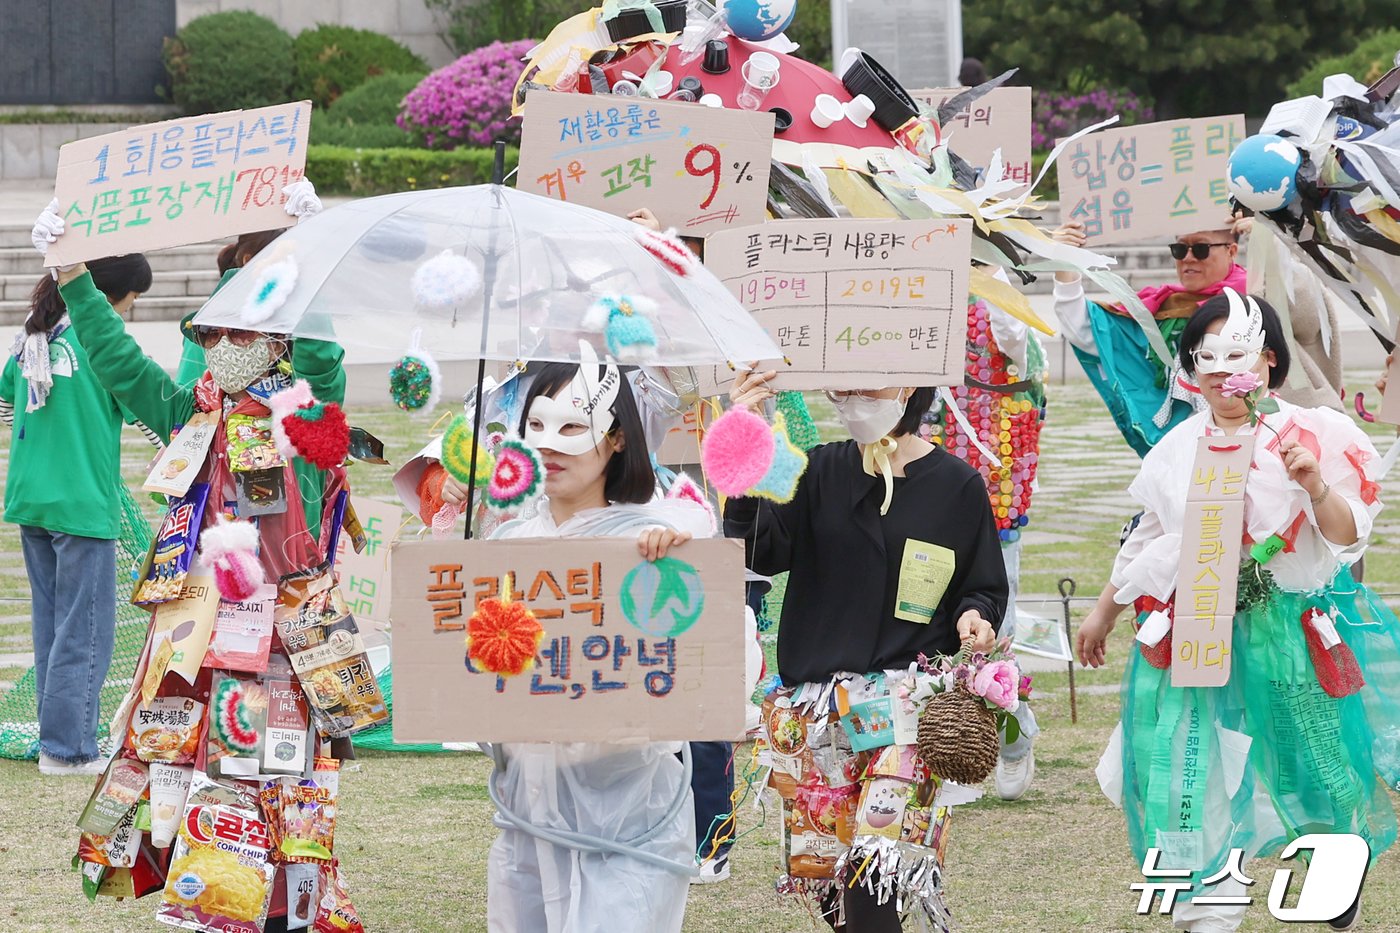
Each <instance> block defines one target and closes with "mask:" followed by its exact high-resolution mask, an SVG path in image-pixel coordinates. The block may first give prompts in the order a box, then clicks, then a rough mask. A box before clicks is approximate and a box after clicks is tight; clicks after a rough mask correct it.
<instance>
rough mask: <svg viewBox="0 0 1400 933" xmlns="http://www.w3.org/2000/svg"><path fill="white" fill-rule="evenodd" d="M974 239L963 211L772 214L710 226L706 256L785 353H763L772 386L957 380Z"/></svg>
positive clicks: (713, 381) (717, 377) (711, 378)
mask: <svg viewBox="0 0 1400 933" xmlns="http://www.w3.org/2000/svg"><path fill="white" fill-rule="evenodd" d="M971 250H972V222H971V221H968V220H959V219H949V218H940V219H936V220H893V221H892V220H838V219H832V220H781V221H774V222H772V223H767V224H763V225H762V226H757V227H748V228H745V229H743V230H730V231H725V232H723V233H717V234H714V235H712V236H710V237H709V238H708V239H707V240H706V241H705V265H706V266H707V267H708V268H709V269H710V271H712V272H713V273H714V274H715V275H716V276H718V277H719V278H720V279H721V280H723V281H724V283H725V284H726V285H728V286H729V288H730V289H732V290H733V292H734V295H735V296H736V297H737V298H738V299H739V301H740V303H741V304H743V305H744V307H746V308H748V309H749V310H750V311H752V312H753V315H754V317H756V318H757V319H758V321H759V323H761V324H762V325H763V326H764V327H765V328H766V329H767V331H768V333H769V334H770V335H772V337H773V339H774V341H776V342H777V344H778V346H779V347H781V348H782V349H783V352H784V353H785V354H786V355H787V358H788V360H790V361H791V364H792V365H791V366H789V365H787V364H786V363H785V362H783V361H775V360H768V361H764V362H763V364H762V365H763V367H764V368H766V369H777V370H778V378H777V380H776V383H775V384H776V385H777V386H778V387H780V388H783V389H821V388H829V389H875V388H883V387H887V386H915V385H919V386H923V385H961V384H962V380H963V362H964V355H965V353H966V347H965V342H966V339H967V285H968V269H969V266H970V262H971ZM705 372H706V374H707V375H708V380H707V379H706V377H705V376H702V382H706V385H704V386H703V388H704V389H708V390H710V391H711V392H713V391H715V390H716V389H717V387H719V386H722V385H725V386H727V384H728V381H729V380H731V379H732V378H733V374H732V373H729V372H728V371H727V370H725V371H723V372H721V371H720V369H719V368H716V369H714V370H706V371H705Z"/></svg>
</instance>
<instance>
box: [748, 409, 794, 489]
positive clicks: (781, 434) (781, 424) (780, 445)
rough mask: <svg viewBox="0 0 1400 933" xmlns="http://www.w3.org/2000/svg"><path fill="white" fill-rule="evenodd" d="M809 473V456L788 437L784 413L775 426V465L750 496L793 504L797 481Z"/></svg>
mask: <svg viewBox="0 0 1400 933" xmlns="http://www.w3.org/2000/svg"><path fill="white" fill-rule="evenodd" d="M805 472H807V455H806V454H805V453H803V452H802V450H801V449H800V448H799V447H797V445H795V444H794V443H793V442H792V440H791V439H790V438H789V437H788V433H787V424H786V422H785V419H784V418H783V413H782V412H778V414H777V417H776V419H775V421H774V424H773V465H772V466H770V467H769V468H768V472H767V473H765V474H763V478H762V479H761V480H759V481H758V483H756V484H755V485H754V487H753V489H752V490H750V495H753V496H757V497H759V498H761V499H771V500H773V501H774V502H779V503H781V502H791V501H792V497H793V496H795V495H797V481H798V480H800V479H801V478H802V474H803V473H805Z"/></svg>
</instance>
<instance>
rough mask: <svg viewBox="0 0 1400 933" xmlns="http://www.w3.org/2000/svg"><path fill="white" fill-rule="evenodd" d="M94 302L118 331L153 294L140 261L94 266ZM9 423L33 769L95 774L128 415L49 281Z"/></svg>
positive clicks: (1, 404) (11, 380)
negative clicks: (24, 590)
mask: <svg viewBox="0 0 1400 933" xmlns="http://www.w3.org/2000/svg"><path fill="white" fill-rule="evenodd" d="M90 273H91V274H90V275H89V276H88V281H89V282H90V283H91V286H90V288H91V292H92V296H91V297H92V301H93V302H94V303H96V304H100V305H101V306H102V310H103V312H104V313H105V314H107V315H109V316H110V317H111V318H112V319H114V320H116V321H118V322H120V320H121V317H120V316H121V315H122V314H124V313H126V312H127V311H129V310H130V309H131V306H132V304H133V303H134V302H135V301H136V298H137V297H138V296H139V295H141V294H142V293H143V292H145V291H147V290H148V289H149V288H150V287H151V266H150V263H148V262H147V261H146V257H145V256H143V255H141V254H140V253H133V254H130V255H126V256H116V257H113V258H110V259H98V260H94V261H93V262H92V263H91V266H90ZM0 419H3V420H4V421H5V422H6V423H7V424H10V425H11V428H12V433H11V435H10V462H9V469H8V472H7V475H6V477H5V520H6V521H8V522H11V523H13V524H16V525H19V527H20V544H21V547H22V549H23V552H24V566H25V571H26V573H27V574H28V576H29V586H30V592H31V594H32V600H33V610H32V613H31V620H30V628H31V630H32V632H33V639H34V689H35V695H36V700H37V703H38V713H39V771H40V772H41V773H43V774H48V775H59V774H89V775H90V774H96V773H100V771H101V769H102V765H103V764H104V761H103V760H102V759H101V758H100V756H99V751H98V746H97V729H98V716H99V710H100V708H101V691H102V684H103V681H104V680H105V679H106V677H107V668H108V667H109V666H110V665H111V662H112V649H113V645H114V641H115V635H116V618H117V605H116V589H115V587H114V586H113V582H114V581H115V579H116V562H117V539H119V538H120V537H121V506H120V500H121V495H122V490H121V427H122V422H123V421H130V420H131V418H130V415H129V413H128V412H127V411H125V410H124V409H123V407H122V406H121V405H120V404H119V403H118V402H117V401H116V400H115V399H114V398H113V397H112V395H111V393H109V392H108V391H107V389H106V388H105V387H104V386H103V384H102V381H101V380H100V379H99V378H98V377H97V375H96V371H95V368H94V367H93V365H92V364H91V361H90V360H89V359H88V355H87V352H86V351H85V350H84V348H83V345H82V344H81V343H80V342H79V341H78V339H77V335H76V331H75V330H74V328H73V327H72V326H71V322H70V320H69V317H68V315H67V314H66V313H65V309H64V303H63V300H62V299H61V298H60V297H59V293H58V286H57V284H56V283H55V282H54V280H53V278H52V276H50V275H48V274H45V275H44V277H43V278H42V279H41V280H40V281H39V284H38V285H37V286H36V287H35V289H34V292H33V296H32V299H31V304H30V312H29V317H28V319H27V320H26V321H25V323H24V331H23V332H22V333H21V334H20V335H19V336H18V337H17V338H16V340H15V343H14V346H13V348H12V351H11V354H10V357H9V359H8V360H6V362H5V368H4V373H3V375H0Z"/></svg>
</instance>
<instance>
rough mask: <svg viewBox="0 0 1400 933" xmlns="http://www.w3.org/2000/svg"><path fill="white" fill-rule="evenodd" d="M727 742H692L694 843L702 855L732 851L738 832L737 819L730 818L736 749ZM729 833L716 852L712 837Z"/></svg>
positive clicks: (701, 856) (722, 853) (715, 854)
mask: <svg viewBox="0 0 1400 933" xmlns="http://www.w3.org/2000/svg"><path fill="white" fill-rule="evenodd" d="M733 748H734V747H733V746H732V745H730V744H729V743H728V742H691V743H690V759H691V762H692V763H693V765H694V769H693V770H692V771H691V774H690V789H691V791H692V792H693V793H694V794H695V844H696V846H698V850H697V851H698V853H699V855H700V858H702V859H707V858H718V857H720V856H721V855H726V854H728V852H729V847H730V846H731V845H733V844H734V843H733V841H732V840H733V838H734V836H736V835H737V833H736V832H735V828H734V821H733V820H732V819H728V818H727V817H728V815H729V813H730V811H731V809H732V804H731V800H732V798H733V796H734V763H733V760H732V759H733V757H734V751H733ZM717 835H718V836H727V837H728V838H729V839H730V840H731V841H730V842H725V843H722V844H721V845H720V846H719V848H718V849H716V850H715V851H714V852H713V853H712V852H711V851H710V849H711V840H713V839H714V838H715V836H717Z"/></svg>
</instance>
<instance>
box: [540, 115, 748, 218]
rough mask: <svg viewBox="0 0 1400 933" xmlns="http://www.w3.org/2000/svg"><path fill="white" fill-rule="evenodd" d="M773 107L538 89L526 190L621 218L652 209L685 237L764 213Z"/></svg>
mask: <svg viewBox="0 0 1400 933" xmlns="http://www.w3.org/2000/svg"><path fill="white" fill-rule="evenodd" d="M772 154H773V115H772V114H771V113H767V112H758V113H752V112H749V111H747V110H729V109H721V108H711V107H703V106H699V105H696V104H687V103H678V102H676V101H664V100H652V99H649V98H638V97H630V98H629V97H616V96H611V95H609V96H598V95H590V94H561V93H555V92H550V91H532V92H530V95H529V96H528V97H527V98H526V100H525V122H524V125H523V127H522V130H521V137H520V171H519V173H518V175H517V176H516V177H517V179H518V182H517V183H518V185H519V186H520V190H522V191H529V192H531V193H532V194H542V195H545V196H546V197H551V198H558V199H559V200H561V201H570V202H572V203H574V204H583V205H586V206H587V207H593V208H597V209H598V210H600V211H607V212H608V213H609V214H615V215H617V216H619V217H625V216H627V214H628V213H630V212H632V211H635V210H638V209H640V208H643V207H645V208H648V209H650V210H651V211H652V213H654V214H655V215H656V217H657V219H658V220H660V221H661V226H662V227H675V228H676V229H677V230H679V231H680V232H681V233H683V234H685V235H687V236H704V235H705V234H708V233H713V232H714V231H716V230H726V229H729V228H732V227H742V226H745V225H747V224H756V223H762V222H763V220H764V218H765V217H766V216H767V213H766V205H767V200H768V169H769V164H770V162H771V159H772Z"/></svg>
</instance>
